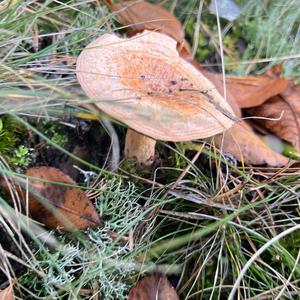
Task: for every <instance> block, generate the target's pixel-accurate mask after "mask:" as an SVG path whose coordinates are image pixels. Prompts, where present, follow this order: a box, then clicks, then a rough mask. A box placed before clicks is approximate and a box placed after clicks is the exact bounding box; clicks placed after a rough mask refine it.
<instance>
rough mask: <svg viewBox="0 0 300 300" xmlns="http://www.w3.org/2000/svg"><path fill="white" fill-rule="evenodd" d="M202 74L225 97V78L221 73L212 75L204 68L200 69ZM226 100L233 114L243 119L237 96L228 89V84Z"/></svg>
mask: <svg viewBox="0 0 300 300" xmlns="http://www.w3.org/2000/svg"><path fill="white" fill-rule="evenodd" d="M200 70H201V73H202V74H203V75H204V76H206V77H207V78H208V79H209V80H210V81H211V82H212V83H213V84H214V85H215V87H216V89H217V90H218V91H219V93H220V94H221V95H222V96H223V97H224V84H223V76H222V74H219V73H212V72H209V71H206V70H204V69H203V68H200ZM226 100H227V102H228V104H229V105H230V106H231V108H232V110H233V112H234V113H235V115H236V116H238V117H241V116H242V113H241V109H240V108H239V106H238V104H237V99H236V95H235V94H234V91H232V90H228V89H227V84H226Z"/></svg>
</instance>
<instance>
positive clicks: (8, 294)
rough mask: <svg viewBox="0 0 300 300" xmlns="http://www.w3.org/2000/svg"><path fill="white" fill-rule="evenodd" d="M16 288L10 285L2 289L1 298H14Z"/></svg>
mask: <svg viewBox="0 0 300 300" xmlns="http://www.w3.org/2000/svg"><path fill="white" fill-rule="evenodd" d="M14 299H15V296H14V290H13V287H12V285H9V286H8V287H7V288H5V289H4V290H2V291H0V300H14Z"/></svg>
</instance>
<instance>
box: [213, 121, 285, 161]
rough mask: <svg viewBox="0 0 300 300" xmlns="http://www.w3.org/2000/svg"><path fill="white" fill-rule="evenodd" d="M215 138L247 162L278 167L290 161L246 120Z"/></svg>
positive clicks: (224, 147) (222, 145) (217, 142)
mask: <svg viewBox="0 0 300 300" xmlns="http://www.w3.org/2000/svg"><path fill="white" fill-rule="evenodd" d="M214 140H215V143H216V145H217V147H218V148H220V149H222V150H223V151H225V152H229V153H231V154H232V155H233V156H234V157H235V158H236V159H237V160H240V161H244V162H245V163H246V164H254V165H262V164H266V165H268V166H272V167H277V166H283V165H286V164H287V163H288V158H286V157H284V156H283V155H281V154H279V153H277V152H275V151H273V150H272V149H271V148H269V147H268V146H267V145H266V144H265V142H264V141H263V140H262V139H261V138H260V137H259V136H258V135H257V134H255V133H254V132H253V130H252V128H251V127H250V126H249V125H248V124H247V123H246V122H245V121H241V122H240V123H238V124H235V125H234V126H232V127H231V128H230V129H229V130H227V131H226V132H225V133H224V134H219V135H217V136H216V137H214Z"/></svg>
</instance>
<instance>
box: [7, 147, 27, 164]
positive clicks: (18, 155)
mask: <svg viewBox="0 0 300 300" xmlns="http://www.w3.org/2000/svg"><path fill="white" fill-rule="evenodd" d="M31 152H32V149H30V148H28V147H26V146H24V145H20V146H19V147H17V148H16V149H15V150H14V155H13V157H12V158H11V159H10V163H12V164H13V165H15V166H17V167H21V168H26V167H28V165H29V164H30V162H31V160H32V157H31Z"/></svg>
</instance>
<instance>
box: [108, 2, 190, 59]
mask: <svg viewBox="0 0 300 300" xmlns="http://www.w3.org/2000/svg"><path fill="white" fill-rule="evenodd" d="M104 2H105V4H106V5H107V6H108V7H109V9H110V10H111V11H112V12H115V13H116V17H117V19H118V20H119V21H120V23H122V24H123V25H125V26H129V27H128V29H127V30H128V33H129V35H131V36H132V35H135V34H137V33H140V32H142V31H144V30H152V31H159V32H161V33H164V34H167V35H169V36H170V37H172V38H173V39H174V40H176V41H177V50H178V51H179V53H180V54H181V55H182V57H183V58H185V59H187V60H192V55H191V49H190V46H189V44H188V43H187V41H186V40H185V39H184V30H183V28H182V25H181V23H180V22H179V21H178V20H177V19H176V17H175V16H174V15H172V14H171V13H170V12H168V11H167V10H166V9H164V8H162V7H161V6H159V5H156V4H152V3H148V2H145V1H121V2H120V3H116V4H113V3H111V1H104Z"/></svg>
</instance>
